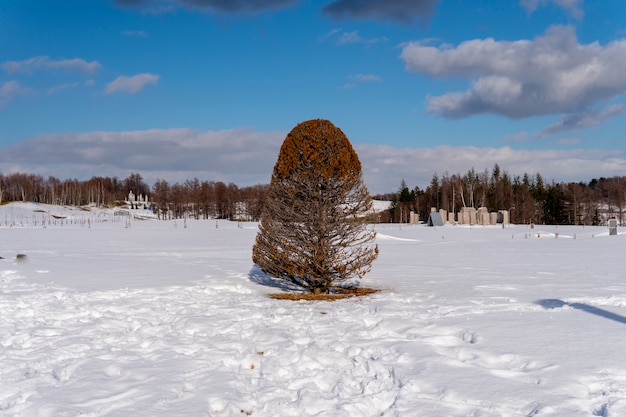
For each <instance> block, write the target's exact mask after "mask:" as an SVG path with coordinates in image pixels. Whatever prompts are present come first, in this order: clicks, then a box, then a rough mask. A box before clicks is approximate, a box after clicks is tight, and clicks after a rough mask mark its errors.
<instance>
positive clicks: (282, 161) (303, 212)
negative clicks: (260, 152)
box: [252, 120, 378, 293]
mask: <svg viewBox="0 0 626 417" xmlns="http://www.w3.org/2000/svg"><path fill="white" fill-rule="evenodd" d="M371 207H372V201H371V198H370V196H369V193H368V191H367V188H366V187H365V184H364V183H363V179H362V174H361V163H360V161H359V158H358V156H357V154H356V152H355V151H354V149H353V148H352V145H351V144H350V141H349V140H348V138H347V137H346V136H345V135H344V133H343V132H342V131H341V130H340V129H338V128H337V127H335V126H334V125H333V124H332V123H331V122H329V121H327V120H309V121H306V122H303V123H300V124H299V125H297V126H296V127H295V128H293V130H292V131H291V132H290V133H289V134H288V135H287V137H286V138H285V141H284V142H283V145H282V147H281V149H280V153H279V154H278V161H277V162H276V165H275V166H274V172H273V174H272V179H271V182H270V185H269V188H268V191H267V198H266V200H265V206H264V208H263V212H262V215H261V222H260V224H259V232H258V234H257V238H256V243H255V245H254V247H253V250H252V258H253V260H254V262H255V263H256V264H257V265H259V266H260V267H261V269H262V270H263V271H264V272H266V273H268V274H270V275H273V276H275V277H278V278H281V279H285V280H287V281H289V282H292V283H295V284H297V285H300V286H301V287H303V288H305V289H307V290H308V291H311V292H316V293H327V292H329V291H330V290H331V289H332V287H333V286H336V284H338V283H341V282H345V281H346V280H348V279H350V278H353V277H356V278H362V277H363V275H365V274H366V273H367V272H369V271H370V269H371V265H372V262H373V261H374V260H375V259H376V257H377V256H378V246H377V245H374V244H373V241H374V238H375V236H376V233H375V232H374V231H373V230H371V229H369V228H368V227H367V224H366V221H367V220H366V216H367V214H368V213H369V212H370V210H371Z"/></svg>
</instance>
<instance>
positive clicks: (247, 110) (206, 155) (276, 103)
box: [0, 0, 626, 192]
mask: <svg viewBox="0 0 626 417" xmlns="http://www.w3.org/2000/svg"><path fill="white" fill-rule="evenodd" d="M0 39H1V40H2V48H0V172H2V173H3V174H9V173H11V172H15V171H18V172H32V173H36V174H40V175H43V176H48V175H53V176H57V177H59V178H61V179H65V178H78V179H88V178H90V177H91V176H96V175H101V176H118V177H120V178H125V177H126V176H128V174H130V173H131V172H139V173H141V174H142V175H143V176H144V178H145V179H146V180H147V181H148V182H151V181H154V180H155V179H157V178H158V179H165V180H168V181H172V182H176V181H184V180H185V179H190V178H194V177H197V178H199V179H201V180H205V179H206V180H216V181H218V180H219V181H226V182H230V181H232V182H235V183H237V184H238V185H248V184H256V183H264V182H268V181H269V176H270V173H271V169H272V166H273V165H274V163H275V159H276V156H277V154H278V150H279V147H280V144H281V143H282V140H283V139H284V136H285V135H286V133H287V132H288V131H289V130H290V129H291V128H292V127H293V126H295V125H296V124H297V123H299V122H301V121H303V120H307V119H311V118H326V119H329V120H331V121H332V122H333V123H335V124H336V125H337V126H338V127H340V128H341V129H342V130H343V131H344V132H345V133H346V134H347V136H348V138H349V139H350V140H351V142H352V143H353V145H354V146H355V148H356V150H357V152H358V153H359V156H360V158H361V161H362V163H363V166H364V176H365V180H366V183H367V184H368V186H369V187H370V190H371V191H372V192H385V191H392V190H395V189H397V187H398V186H399V184H400V181H401V180H402V179H403V178H404V179H406V181H407V183H408V184H409V185H410V186H413V185H419V186H420V187H424V186H426V185H427V184H428V182H429V180H430V178H431V177H432V175H433V174H434V173H439V174H440V175H441V174H443V173H444V172H446V171H447V172H449V173H457V172H460V173H462V174H463V173H465V172H466V171H467V170H468V169H470V168H472V167H473V168H475V169H477V170H479V171H481V170H483V169H485V168H488V169H491V168H492V167H493V165H494V164H495V163H498V164H499V165H500V166H501V168H503V169H505V170H507V171H508V172H509V173H510V174H512V175H522V174H524V173H525V172H527V173H529V174H534V173H537V172H540V173H541V174H542V175H543V176H544V177H545V178H547V179H549V180H551V179H554V180H556V181H570V180H571V181H581V180H582V181H587V180H589V179H591V178H593V177H600V176H613V175H625V174H626V133H624V132H626V117H625V116H626V100H625V98H626V95H625V92H626V3H624V2H622V1H621V0H604V1H590V0H587V1H584V0H510V1H507V0H502V1H494V0H475V1H463V0H387V1H373V0H326V1H311V0H263V1H261V0H254V1H252V0H93V1H84V0H66V1H62V2H50V1H43V0H42V1H31V0H22V1H19V2H15V1H8V0H0Z"/></svg>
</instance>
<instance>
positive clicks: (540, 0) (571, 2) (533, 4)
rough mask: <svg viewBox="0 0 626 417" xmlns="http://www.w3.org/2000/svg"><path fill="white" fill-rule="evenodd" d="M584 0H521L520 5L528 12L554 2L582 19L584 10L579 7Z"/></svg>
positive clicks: (573, 15)
mask: <svg viewBox="0 0 626 417" xmlns="http://www.w3.org/2000/svg"><path fill="white" fill-rule="evenodd" d="M582 2H583V0H520V5H521V6H522V7H523V8H525V9H526V11H528V13H534V11H535V10H537V7H539V6H540V5H546V4H549V3H554V4H556V5H557V6H559V7H562V8H563V9H565V10H566V11H567V12H568V13H569V14H570V15H571V16H572V17H574V18H576V19H582V18H583V16H584V12H583V10H582V9H581V8H580V7H579V5H581V4H582Z"/></svg>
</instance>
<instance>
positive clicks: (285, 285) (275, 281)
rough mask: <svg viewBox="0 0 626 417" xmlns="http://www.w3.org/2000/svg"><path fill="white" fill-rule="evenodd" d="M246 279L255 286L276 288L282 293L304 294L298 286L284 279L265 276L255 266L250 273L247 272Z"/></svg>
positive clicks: (302, 289)
mask: <svg viewBox="0 0 626 417" xmlns="http://www.w3.org/2000/svg"><path fill="white" fill-rule="evenodd" d="M248 279H249V280H250V281H252V282H254V283H256V284H259V285H264V286H266V287H273V288H278V289H279V290H283V291H289V292H305V290H304V288H302V287H301V286H299V285H296V284H293V283H291V282H289V281H286V280H284V279H280V278H276V277H273V276H271V275H267V274H266V273H265V272H263V271H262V270H261V268H260V267H259V266H258V265H256V264H255V265H254V266H253V267H252V269H251V270H250V272H248Z"/></svg>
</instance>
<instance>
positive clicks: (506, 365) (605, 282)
mask: <svg viewBox="0 0 626 417" xmlns="http://www.w3.org/2000/svg"><path fill="white" fill-rule="evenodd" d="M3 209H4V210H7V208H6V206H3V207H0V210H3ZM13 210H14V211H16V210H17V208H15V207H14V208H13ZM1 214H2V212H1V211H0V215H1ZM0 218H1V217H0ZM186 225H187V227H184V226H183V223H181V222H180V221H178V222H176V223H174V222H169V221H168V222H160V221H132V222H131V223H130V227H127V225H125V224H124V223H123V222H112V221H108V222H100V223H98V222H92V223H91V224H90V227H87V226H85V225H84V224H83V225H81V224H71V223H70V224H68V223H66V224H64V225H62V226H61V225H49V226H48V227H47V228H45V229H44V228H43V227H41V225H38V226H35V225H28V226H24V227H22V226H19V225H16V226H14V227H6V226H5V225H4V224H3V225H2V226H0V256H2V257H4V259H0V416H25V417H30V416H38V417H39V416H42V417H46V416H55V417H56V416H78V415H81V416H90V417H100V416H128V415H133V416H154V415H160V416H166V415H171V416H244V415H252V416H276V415H281V416H355V415H359V416H381V415H383V416H410V415H416V416H459V417H460V416H481V417H485V416H487V417H491V416H493V417H496V416H499V417H500V416H506V417H513V416H521V417H526V416H605V417H608V416H623V415H626V400H625V398H626V366H625V365H624V362H623V350H624V347H626V336H625V335H626V333H625V332H624V331H625V330H626V327H624V326H625V325H626V311H625V309H626V283H625V282H624V266H623V265H624V262H623V259H624V258H623V257H624V255H623V253H624V247H625V246H624V245H625V243H626V241H625V240H624V239H625V236H626V235H624V234H620V235H619V236H608V233H605V232H606V230H605V228H582V227H581V228H574V227H558V228H555V227H553V226H536V228H535V229H529V228H528V227H527V226H521V225H520V226H512V227H510V228H507V229H502V228H496V227H474V228H470V227H459V226H445V227H438V228H427V227H423V226H410V227H409V226H402V227H399V226H398V225H377V226H376V229H377V231H378V233H379V236H378V244H379V247H380V257H379V259H378V260H377V261H376V262H375V264H374V269H373V271H372V272H371V273H370V274H369V275H368V276H366V277H365V279H364V280H363V285H367V286H373V287H377V288H382V289H383V291H382V292H381V293H378V294H375V295H372V296H369V297H362V298H358V299H347V300H341V301H336V302H291V301H284V300H273V299H270V298H269V297H267V294H268V293H270V292H277V291H279V289H278V288H275V287H271V286H267V285H261V284H259V282H266V283H269V282H272V281H271V279H270V278H269V277H266V278H263V277H259V271H258V270H256V269H255V268H254V266H253V265H252V262H251V260H250V253H251V247H252V242H253V241H254V237H255V235H256V225H255V224H252V223H249V224H241V225H239V224H237V223H230V222H225V221H220V222H218V223H217V227H216V222H215V221H187V223H186ZM556 233H558V234H559V235H558V238H557V237H556ZM538 235H539V237H537V236H538ZM574 236H575V238H574ZM17 253H23V254H26V255H27V256H26V258H24V259H19V260H18V259H16V258H15V255H16V254H17Z"/></svg>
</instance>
